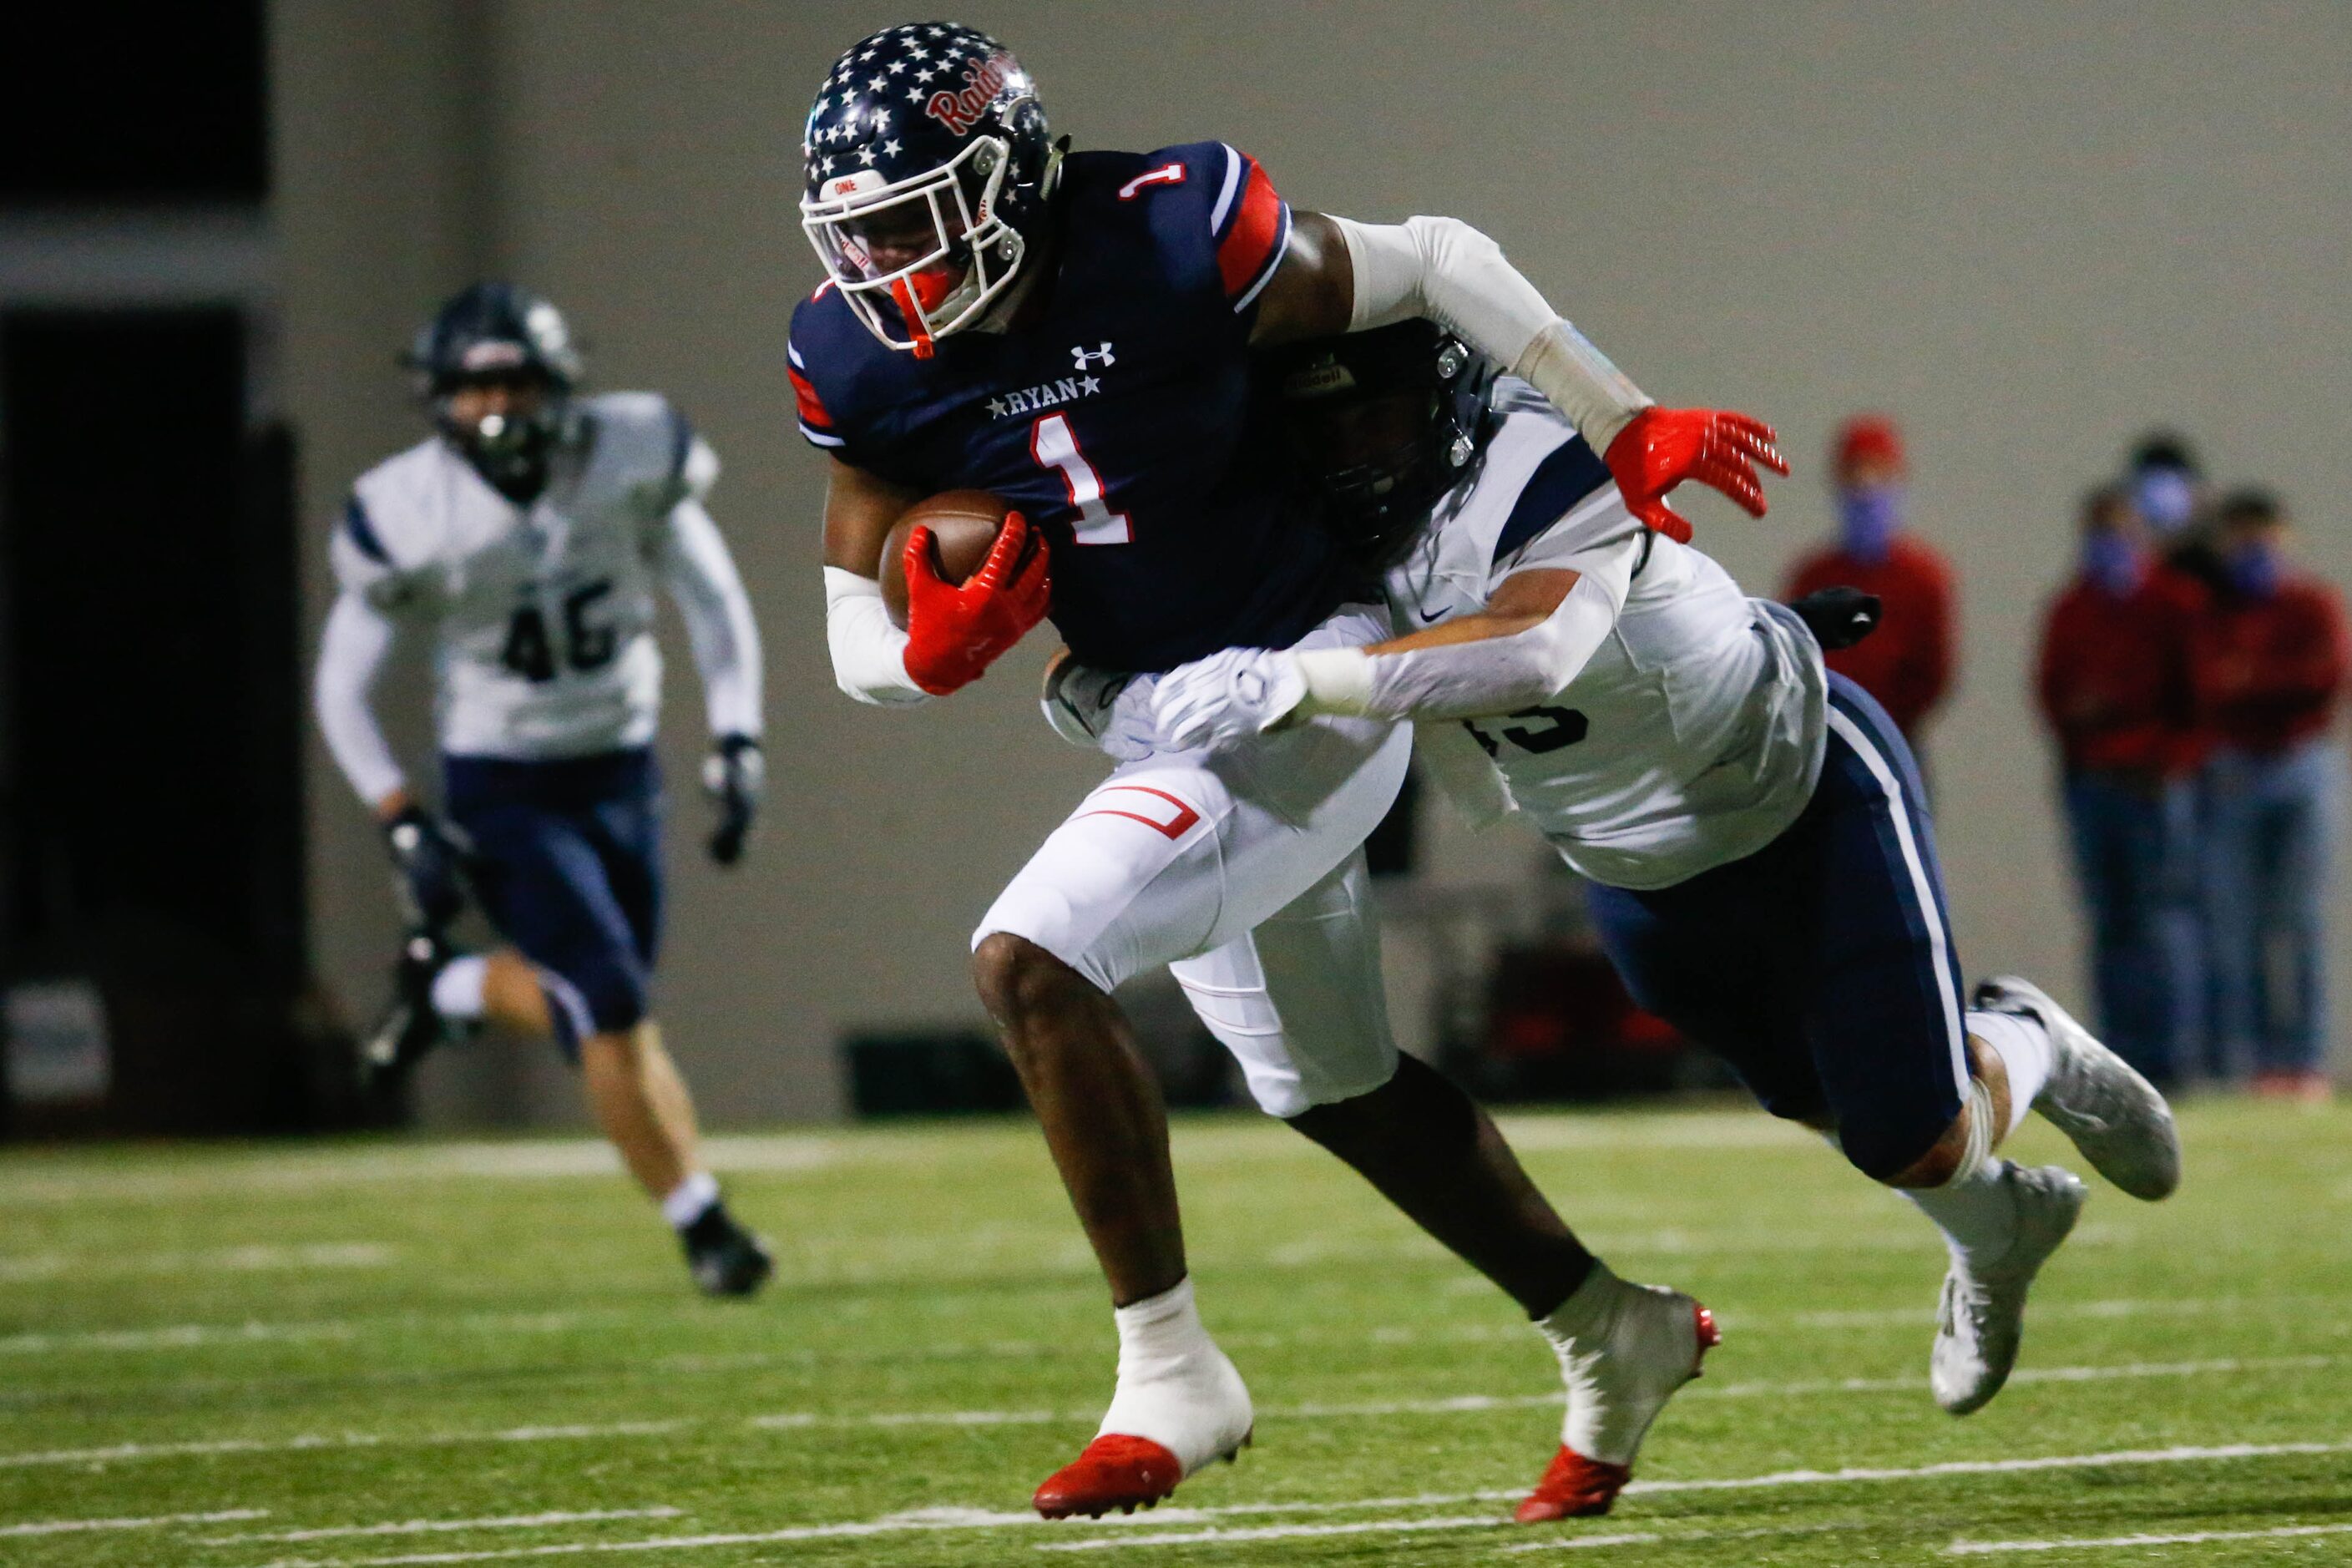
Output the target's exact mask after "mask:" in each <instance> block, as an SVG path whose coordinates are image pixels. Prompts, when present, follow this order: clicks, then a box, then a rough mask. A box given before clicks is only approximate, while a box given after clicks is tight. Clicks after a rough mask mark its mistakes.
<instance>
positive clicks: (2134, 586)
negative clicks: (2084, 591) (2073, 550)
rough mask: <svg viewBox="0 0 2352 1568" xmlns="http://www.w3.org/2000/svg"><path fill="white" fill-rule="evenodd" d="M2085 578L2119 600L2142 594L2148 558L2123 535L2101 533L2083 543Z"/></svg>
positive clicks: (2089, 537)
mask: <svg viewBox="0 0 2352 1568" xmlns="http://www.w3.org/2000/svg"><path fill="white" fill-rule="evenodd" d="M2083 575H2084V576H2085V577H2088V578H2089V579H2090V580H2091V581H2092V582H2094V583H2096V584H2098V585H2099V586H2100V587H2101V588H2103V589H2105V590H2106V592H2108V593H2110V594H2112V595H2115V596H2116V598H2118V599H2126V598H2129V597H2130V596H2131V595H2133V594H2135V593H2137V592H2138V591H2139V585H2140V584H2141V583H2142V582H2144V581H2146V580H2147V552H2145V551H2143V550H2141V549H2140V547H2139V546H2138V545H2137V543H2135V542H2132V541H2131V540H2128V539H2126V538H2125V537H2124V536H2123V535H2122V534H2120V533H2109V532H2106V531H2100V532H2097V533H2093V534H2087V535H2085V536H2084V540H2083Z"/></svg>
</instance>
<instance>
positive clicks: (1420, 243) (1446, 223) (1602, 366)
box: [1331, 217, 1651, 452]
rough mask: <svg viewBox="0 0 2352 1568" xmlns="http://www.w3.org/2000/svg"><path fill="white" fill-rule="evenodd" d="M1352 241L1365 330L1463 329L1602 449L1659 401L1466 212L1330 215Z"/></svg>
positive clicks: (1358, 326) (1359, 320)
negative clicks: (1564, 314)
mask: <svg viewBox="0 0 2352 1568" xmlns="http://www.w3.org/2000/svg"><path fill="white" fill-rule="evenodd" d="M1331 221H1332V222H1333V223H1335V224H1337V225H1339V233H1340V236H1341V237H1343V238H1344V239H1345V240H1346V241H1347V243H1348V260H1349V264H1350V267H1351V268H1352V269H1353V271H1354V273H1355V280H1356V281H1355V289H1356V298H1355V309H1354V313H1353V315H1352V316H1351V317H1350V318H1349V322H1348V330H1349V331H1351V332H1360V331H1365V330H1367V329H1368V328H1371V327H1382V326H1386V325H1388V324H1389V323H1390V322H1391V321H1403V320H1404V319H1405V318H1406V317H1408V316H1426V317H1428V318H1429V319H1430V320H1431V321H1435V322H1437V323H1438V324H1439V325H1441V326H1443V327H1444V328H1446V329H1447V330H1449V331H1453V332H1454V333H1455V334H1457V335H1458V336H1460V337H1461V338H1462V339H1463V341H1465V342H1467V343H1469V344H1470V345H1471V346H1472V347H1473V348H1475V349H1476V350H1478V351H1479V352H1480V353H1484V354H1486V355H1488V356H1489V357H1491V358H1492V359H1493V360H1494V361H1495V362H1496V363H1497V364H1501V365H1503V366H1506V367H1507V368H1508V370H1509V371H1510V373H1511V374H1513V375H1516V376H1517V377H1519V378H1520V379H1521V380H1523V381H1525V382H1527V383H1528V384H1530V385H1532V386H1533V387H1534V388H1535V389H1536V390H1537V391H1538V392H1540V393H1542V394H1543V395H1544V396H1545V398H1546V399H1548V400H1549V402H1550V404H1551V405H1552V406H1553V407H1555V408H1557V409H1559V411H1560V412H1561V413H1562V414H1565V415H1566V416H1568V418H1569V421H1570V423H1571V424H1573V425H1574V426H1576V430H1577V434H1579V435H1580V436H1582V437H1584V439H1585V441H1586V442H1587V443H1588V444H1590V445H1591V447H1592V449H1593V450H1594V451H1596V452H1606V451H1608V450H1609V443H1610V442H1611V441H1612V440H1614V439H1616V437H1617V433H1618V432H1619V431H1621V430H1622V429H1624V428H1625V426H1626V425H1627V423H1628V422H1629V421H1631V420H1632V419H1633V416H1634V415H1635V414H1637V413H1639V412H1641V411H1642V410H1643V408H1646V407H1647V406H1649V405H1650V402H1651V400H1650V399H1649V398H1648V397H1645V396H1643V394H1642V390H1641V388H1639V387H1637V386H1635V385H1634V384H1633V383H1632V382H1631V381H1629V380H1628V379H1626V376H1625V373H1624V372H1622V371H1621V370H1619V369H1618V368H1617V367H1616V366H1615V365H1613V364H1612V363H1610V362H1609V358H1608V356H1607V355H1605V354H1603V353H1601V351H1600V350H1599V349H1597V348H1594V347H1593V346H1592V344H1591V342H1587V341H1586V340H1585V337H1584V335H1583V334H1582V333H1580V332H1579V331H1577V330H1576V329H1575V328H1574V327H1572V326H1570V324H1569V323H1568V322H1566V321H1562V320H1560V318H1559V312H1557V311H1555V310H1553V309H1552V308H1551V307H1550V306H1549V305H1548V304H1546V303H1545V302H1544V297H1543V296H1542V294H1540V293H1538V291H1537V289H1536V287H1535V285H1534V284H1532V283H1530V282H1528V280H1527V279H1525V278H1524V277H1522V276H1520V274H1519V271H1518V269H1517V268H1515V267H1513V266H1512V265H1511V264H1510V262H1509V261H1507V260H1506V259H1505V258H1504V256H1503V249H1502V247H1500V246H1498V245H1496V243H1495V242H1494V241H1493V240H1491V239H1489V238H1487V237H1486V236H1485V235H1483V234H1481V233H1479V232H1478V231H1477V230H1476V229H1475V228H1472V227H1471V226H1469V225H1468V224H1466V223H1464V222H1462V221H1461V220H1460V219H1458V218H1450V217H1412V218H1407V219H1406V220H1405V221H1404V222H1402V223H1401V224H1361V223H1355V222H1351V221H1350V220H1349V219H1347V218H1343V217H1335V218H1333V219H1332V220H1331Z"/></svg>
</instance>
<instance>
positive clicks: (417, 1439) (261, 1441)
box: [0, 1421, 688, 1469]
mask: <svg viewBox="0 0 2352 1568" xmlns="http://www.w3.org/2000/svg"><path fill="white" fill-rule="evenodd" d="M687 1425H688V1423H686V1422H684V1421H614V1422H610V1423H606V1424H604V1425H583V1426H513V1427H509V1428H508V1429H506V1430H505V1431H502V1432H420V1433H418V1434H416V1435H415V1436H400V1435H387V1434H384V1433H376V1432H337V1433H306V1434H304V1435H303V1436H298V1437H210V1438H202V1439H198V1440H195V1441H192V1442H185V1443H115V1444H111V1445H108V1446H106V1447H95V1448H50V1449H46V1450H37V1451H35V1452H31V1453H18V1454H0V1469H21V1468H27V1467H30V1466H35V1465H103V1464H110V1463H114V1462H118V1461H127V1460H132V1459H176V1458H192V1457H200V1456H205V1455H212V1454H294V1453H301V1452H304V1451H305V1450H308V1449H312V1448H378V1447H443V1446H446V1445H449V1444H455V1443H551V1442H563V1441H567V1440H570V1439H572V1438H577V1437H651V1436H661V1435H663V1434H666V1433H670V1432H676V1431H677V1430H679V1429H681V1428H682V1427H684V1426H687Z"/></svg>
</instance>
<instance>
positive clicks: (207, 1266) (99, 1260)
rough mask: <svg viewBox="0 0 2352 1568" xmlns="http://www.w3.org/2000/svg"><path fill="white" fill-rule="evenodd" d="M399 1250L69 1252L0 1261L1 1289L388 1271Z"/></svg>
mask: <svg viewBox="0 0 2352 1568" xmlns="http://www.w3.org/2000/svg"><path fill="white" fill-rule="evenodd" d="M398 1255H399V1249H398V1248H397V1247H394V1246H393V1245H392V1244H391V1243H389V1242H383V1241H322V1242H310V1243H306V1244H304V1245H301V1246H296V1247H279V1246H272V1245H268V1244H257V1245H254V1246H249V1247H216V1248H215V1249H213V1250H212V1251H209V1252H149V1253H124V1254H105V1255H98V1256H88V1255H83V1254H78V1253H70V1252H46V1253H35V1254H31V1255H27V1256H23V1257H17V1258H0V1284H10V1285H16V1284H26V1283H30V1282H35V1281H38V1280H43V1279H58V1278H60V1277H61V1276H64V1275H68V1274H253V1273H261V1272H266V1271H270V1270H278V1269H304V1268H389V1267H391V1265H392V1263H393V1261H394V1258H396V1257H398Z"/></svg>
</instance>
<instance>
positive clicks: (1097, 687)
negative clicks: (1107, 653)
mask: <svg viewBox="0 0 2352 1568" xmlns="http://www.w3.org/2000/svg"><path fill="white" fill-rule="evenodd" d="M1159 679H1160V678H1159V677H1158V676H1156V675H1118V674H1114V673H1112V672H1111V671H1109V670H1102V669H1096V668H1093V667H1092V666H1090V665H1084V664H1080V663H1079V662H1078V661H1077V660H1076V659H1075V658H1071V657H1070V655H1069V653H1068V651H1067V650H1064V651H1063V652H1061V653H1059V654H1057V655H1055V658H1054V662H1053V663H1052V664H1050V665H1048V666H1047V667H1046V668H1045V691H1044V692H1043V693H1042V694H1041V695H1040V696H1039V697H1038V700H1037V705H1038V707H1039V708H1041V709H1043V710H1045V722H1046V723H1047V724H1049V725H1051V726H1053V730H1054V733H1055V734H1056V735H1059V736H1061V737H1062V739H1064V740H1065V741H1067V742H1070V744H1072V745H1074V746H1084V747H1087V749H1089V750H1091V751H1098V752H1103V753H1104V754H1105V755H1107V756H1108V757H1109V758H1110V759H1111V760H1112V761H1113V762H1120V763H1133V762H1140V761H1141V760H1142V759H1144V758H1145V757H1148V756H1150V754H1151V752H1152V742H1153V741H1154V740H1155V739H1156V738H1157V736H1158V733H1159V731H1158V721H1156V720H1154V719H1153V718H1152V716H1151V691H1152V688H1153V687H1154V686H1155V685H1157V684H1158V683H1159Z"/></svg>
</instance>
